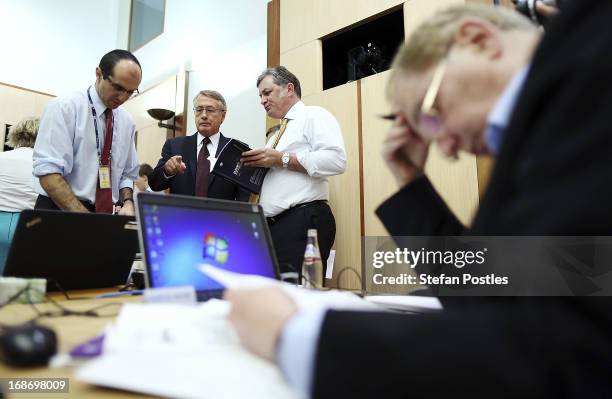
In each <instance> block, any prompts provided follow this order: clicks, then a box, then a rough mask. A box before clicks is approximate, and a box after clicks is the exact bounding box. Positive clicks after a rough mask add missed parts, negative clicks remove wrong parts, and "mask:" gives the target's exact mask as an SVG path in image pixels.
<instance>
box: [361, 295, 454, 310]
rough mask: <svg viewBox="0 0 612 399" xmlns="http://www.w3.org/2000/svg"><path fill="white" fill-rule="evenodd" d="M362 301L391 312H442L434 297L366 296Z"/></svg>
mask: <svg viewBox="0 0 612 399" xmlns="http://www.w3.org/2000/svg"><path fill="white" fill-rule="evenodd" d="M364 299H365V300H366V301H368V302H372V303H375V304H377V305H379V306H382V307H384V308H387V309H391V310H403V311H409V312H418V313H423V312H435V311H439V310H442V304H441V303H440V300H439V299H438V298H435V297H428V296H416V295H366V296H365V297H364Z"/></svg>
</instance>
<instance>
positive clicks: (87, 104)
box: [33, 50, 142, 215]
mask: <svg viewBox="0 0 612 399" xmlns="http://www.w3.org/2000/svg"><path fill="white" fill-rule="evenodd" d="M141 78H142V70H141V67H140V63H139V62H138V60H137V59H136V57H135V56H134V55H133V54H132V53H130V52H128V51H125V50H113V51H111V52H109V53H107V54H105V55H104V56H103V57H102V59H101V60H100V64H99V66H98V67H97V68H96V82H95V84H93V85H91V86H90V87H88V88H87V89H86V90H83V91H79V92H75V93H72V94H68V95H66V96H61V97H58V98H56V99H54V100H53V101H51V102H50V103H49V104H48V105H47V107H46V108H45V110H44V112H43V115H42V117H41V121H40V129H39V133H38V138H37V140H36V144H35V146H34V156H33V160H34V165H33V166H34V170H33V173H34V175H35V176H36V177H38V181H37V182H35V183H34V191H36V192H37V193H38V194H39V196H38V199H37V201H36V205H35V208H36V209H62V210H66V211H76V212H88V211H90V212H99V213H112V212H113V205H114V204H116V203H117V204H119V205H122V206H121V209H120V211H119V213H120V214H122V215H134V201H133V198H132V194H133V192H132V188H133V185H134V180H136V178H137V177H138V167H139V163H138V159H137V156H136V147H135V144H134V135H135V126H134V121H133V120H132V117H131V116H130V115H129V114H128V112H127V111H124V110H123V109H121V108H119V106H120V105H122V104H123V103H124V102H126V101H127V100H128V99H129V98H130V97H131V96H132V95H133V94H134V93H137V92H138V85H139V84H140V81H141Z"/></svg>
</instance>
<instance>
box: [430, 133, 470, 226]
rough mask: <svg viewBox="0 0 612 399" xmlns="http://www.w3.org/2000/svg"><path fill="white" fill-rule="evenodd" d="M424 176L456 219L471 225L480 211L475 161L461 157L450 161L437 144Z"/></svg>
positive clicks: (433, 147) (431, 153)
mask: <svg viewBox="0 0 612 399" xmlns="http://www.w3.org/2000/svg"><path fill="white" fill-rule="evenodd" d="M425 173H426V174H427V176H428V177H429V178H430V179H431V182H432V183H433V185H434V187H435V188H436V190H437V191H438V193H440V195H441V196H442V198H443V199H444V201H446V203H447V205H448V206H449V207H450V209H451V210H452V211H453V212H454V213H455V215H456V216H457V218H459V220H460V221H461V222H462V223H463V224H465V225H469V224H470V223H471V222H472V218H473V217H474V212H475V211H476V208H477V207H478V173H477V169H476V157H475V156H474V155H471V154H467V153H461V154H460V156H459V159H458V160H456V161H453V160H448V159H446V158H444V157H443V155H442V152H441V151H440V149H439V148H438V146H437V145H436V144H434V145H432V146H431V147H430V149H429V156H428V158H427V163H426V164H425Z"/></svg>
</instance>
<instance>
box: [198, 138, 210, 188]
mask: <svg viewBox="0 0 612 399" xmlns="http://www.w3.org/2000/svg"><path fill="white" fill-rule="evenodd" d="M208 143H210V139H209V138H208V137H204V140H202V149H201V150H200V153H199V154H198V166H197V172H196V186H195V188H196V190H195V193H196V196H197V197H206V195H207V194H208V178H209V176H210V161H209V160H208V156H209V155H210V154H209V153H208V147H207V146H206V145H207V144H208Z"/></svg>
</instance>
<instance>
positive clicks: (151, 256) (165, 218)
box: [141, 204, 276, 291]
mask: <svg viewBox="0 0 612 399" xmlns="http://www.w3.org/2000/svg"><path fill="white" fill-rule="evenodd" d="M142 209H143V214H142V218H143V221H144V223H143V224H144V230H143V232H142V235H143V240H144V241H145V243H144V245H145V249H146V260H147V263H148V266H149V267H148V270H149V273H150V276H149V278H150V280H149V281H150V284H151V286H152V287H168V286H179V285H193V286H194V287H195V289H196V290H197V291H201V290H214V289H220V288H223V286H222V285H220V284H219V283H217V282H216V281H214V280H212V279H211V278H210V277H208V276H206V275H205V274H204V273H202V272H201V271H200V268H201V267H202V265H204V264H211V265H213V266H217V267H219V268H222V269H226V270H230V271H233V272H237V273H246V274H257V275H261V276H266V277H270V278H275V277H276V276H275V268H274V261H273V260H272V256H271V253H270V248H269V246H268V242H267V240H266V231H265V230H264V228H263V226H262V225H261V224H262V218H261V216H260V215H259V214H256V213H249V212H240V211H227V210H213V209H201V208H178V207H174V206H164V205H149V204H146V205H144V206H143V208H142ZM143 224H141V226H142V225H143Z"/></svg>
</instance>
